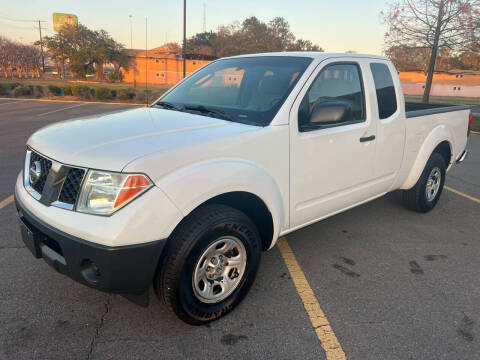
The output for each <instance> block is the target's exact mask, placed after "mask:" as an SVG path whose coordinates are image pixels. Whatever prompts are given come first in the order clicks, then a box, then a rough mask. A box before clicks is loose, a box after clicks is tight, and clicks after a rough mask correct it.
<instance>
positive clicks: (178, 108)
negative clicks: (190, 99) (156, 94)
mask: <svg viewBox="0 0 480 360" xmlns="http://www.w3.org/2000/svg"><path fill="white" fill-rule="evenodd" d="M153 106H160V107H163V108H164V109H169V110H176V111H183V110H184V107H183V106H181V105H176V104H174V103H171V102H168V101H159V102H157V103H155V104H153Z"/></svg>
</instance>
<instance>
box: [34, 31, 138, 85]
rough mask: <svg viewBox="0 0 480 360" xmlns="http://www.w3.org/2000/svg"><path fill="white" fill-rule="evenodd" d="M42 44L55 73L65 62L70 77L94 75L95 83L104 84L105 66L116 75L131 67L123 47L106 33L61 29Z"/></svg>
mask: <svg viewBox="0 0 480 360" xmlns="http://www.w3.org/2000/svg"><path fill="white" fill-rule="evenodd" d="M43 42H44V46H45V47H46V49H47V54H48V55H49V56H50V58H52V59H53V60H54V61H55V63H56V66H57V69H59V70H60V64H62V63H63V62H66V63H67V65H68V67H69V69H70V71H71V72H72V74H74V75H75V76H77V77H81V78H86V76H87V74H91V73H94V72H95V73H96V79H97V80H103V78H104V74H103V69H104V65H105V64H113V65H114V67H115V70H116V71H117V72H120V68H124V69H126V70H128V68H130V66H131V64H132V61H131V58H130V57H128V55H127V53H126V50H125V48H124V46H123V45H122V44H120V43H117V42H116V41H115V40H114V39H113V38H112V37H111V36H110V35H109V34H108V32H106V31H105V30H99V31H94V30H90V29H88V28H87V27H86V26H85V25H83V24H78V25H77V26H75V25H64V26H63V27H62V29H61V30H60V31H59V32H58V33H56V34H55V35H53V36H46V37H45V38H44V39H43ZM62 68H63V66H62ZM62 71H63V70H62ZM63 77H64V74H63V72H62V78H63Z"/></svg>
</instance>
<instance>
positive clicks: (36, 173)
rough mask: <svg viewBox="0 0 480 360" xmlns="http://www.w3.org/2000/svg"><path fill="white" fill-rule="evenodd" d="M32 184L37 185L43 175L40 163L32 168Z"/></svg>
mask: <svg viewBox="0 0 480 360" xmlns="http://www.w3.org/2000/svg"><path fill="white" fill-rule="evenodd" d="M29 173H30V184H32V185H35V184H36V183H37V181H38V179H40V176H41V175H42V165H41V164H40V161H35V162H34V163H33V164H32V166H31V167H30V171H29Z"/></svg>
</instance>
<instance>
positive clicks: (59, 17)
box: [53, 13, 78, 31]
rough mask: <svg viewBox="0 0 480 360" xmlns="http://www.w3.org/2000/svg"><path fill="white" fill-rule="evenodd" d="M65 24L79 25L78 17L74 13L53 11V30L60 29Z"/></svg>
mask: <svg viewBox="0 0 480 360" xmlns="http://www.w3.org/2000/svg"><path fill="white" fill-rule="evenodd" d="M63 25H75V26H77V25H78V17H77V15H74V14H63V13H53V30H55V31H60V30H61V29H62V26H63Z"/></svg>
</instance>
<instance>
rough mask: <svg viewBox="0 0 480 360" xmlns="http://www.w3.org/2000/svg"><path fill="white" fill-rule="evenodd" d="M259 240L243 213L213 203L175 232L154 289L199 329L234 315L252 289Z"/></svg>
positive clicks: (183, 317) (169, 305)
mask: <svg viewBox="0 0 480 360" xmlns="http://www.w3.org/2000/svg"><path fill="white" fill-rule="evenodd" d="M260 256H261V245H260V236H259V234H258V230H257V228H256V227H255V225H254V224H253V222H252V221H251V220H250V219H249V218H248V217H247V216H246V215H245V214H243V213H242V212H240V211H238V210H236V209H233V208H231V207H228V206H225V205H216V204H209V205H204V206H201V207H200V208H198V209H197V210H195V211H194V212H193V213H192V214H191V215H189V216H188V217H187V219H185V221H184V222H183V223H182V224H181V225H180V226H179V227H178V228H177V229H176V230H175V231H174V233H173V234H172V236H171V238H170V239H169V244H168V246H167V249H166V255H165V257H164V260H163V262H162V267H161V269H160V271H159V272H158V274H157V276H156V279H155V288H156V290H157V293H158V294H159V296H160V297H162V298H163V300H164V302H165V303H166V305H167V307H169V308H170V309H171V310H172V311H173V312H175V314H176V315H177V316H178V317H179V318H180V319H182V320H183V321H185V322H187V323H189V324H192V325H200V324H204V323H207V322H210V321H212V320H215V319H218V318H220V317H221V316H223V315H225V314H227V313H228V312H230V311H231V310H232V309H233V308H235V306H237V305H238V304H239V303H240V301H241V300H242V299H243V298H244V296H245V295H246V294H247V292H248V290H249V289H250V286H251V285H252V283H253V281H254V279H255V276H256V273H257V269H258V265H259V262H260Z"/></svg>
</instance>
